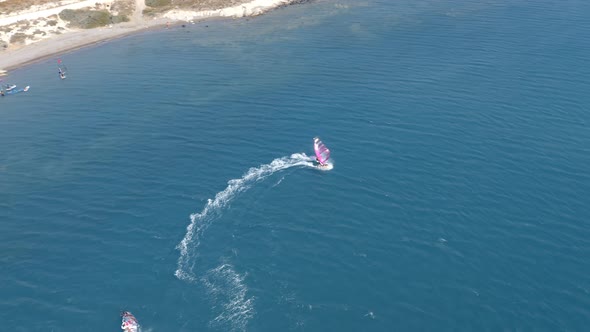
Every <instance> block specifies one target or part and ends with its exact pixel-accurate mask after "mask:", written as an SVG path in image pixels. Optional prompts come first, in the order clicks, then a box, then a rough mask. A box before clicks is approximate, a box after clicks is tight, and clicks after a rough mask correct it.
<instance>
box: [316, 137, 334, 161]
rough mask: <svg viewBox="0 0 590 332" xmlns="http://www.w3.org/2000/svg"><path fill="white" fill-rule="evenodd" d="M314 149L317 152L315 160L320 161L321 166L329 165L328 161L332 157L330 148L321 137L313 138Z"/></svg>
mask: <svg viewBox="0 0 590 332" xmlns="http://www.w3.org/2000/svg"><path fill="white" fill-rule="evenodd" d="M313 150H314V152H315V156H316V158H315V160H316V161H317V162H318V163H319V166H320V167H325V166H327V165H328V163H327V161H328V159H330V150H329V149H328V148H327V147H326V145H325V144H324V143H323V142H322V141H321V140H320V138H319V137H314V138H313Z"/></svg>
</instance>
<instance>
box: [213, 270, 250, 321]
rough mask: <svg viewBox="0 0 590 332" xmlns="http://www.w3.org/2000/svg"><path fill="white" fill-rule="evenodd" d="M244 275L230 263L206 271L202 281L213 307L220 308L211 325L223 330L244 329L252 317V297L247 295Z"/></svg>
mask: <svg viewBox="0 0 590 332" xmlns="http://www.w3.org/2000/svg"><path fill="white" fill-rule="evenodd" d="M245 277H246V276H242V275H240V274H239V273H237V272H236V271H235V270H234V268H233V266H232V265H230V264H222V265H220V266H218V267H216V268H214V269H211V270H209V271H208V272H207V275H206V276H205V277H204V278H203V283H204V284H205V285H206V286H207V288H208V291H209V294H210V295H211V297H212V298H213V300H214V301H215V306H214V309H215V310H221V312H219V313H217V316H216V317H215V318H214V319H213V320H212V321H211V322H210V323H209V324H210V325H211V327H218V328H221V330H223V331H246V327H247V324H248V321H249V320H250V319H251V318H252V317H254V298H253V297H248V296H247V295H248V287H246V283H245V282H244V279H245ZM218 304H219V305H218Z"/></svg>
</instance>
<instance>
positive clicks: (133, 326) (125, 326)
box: [121, 311, 139, 332]
mask: <svg viewBox="0 0 590 332" xmlns="http://www.w3.org/2000/svg"><path fill="white" fill-rule="evenodd" d="M121 317H122V319H121V330H123V331H125V332H138V331H139V323H138V322H137V318H135V316H133V314H132V313H130V312H129V311H122V312H121Z"/></svg>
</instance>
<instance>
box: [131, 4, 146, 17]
mask: <svg viewBox="0 0 590 332" xmlns="http://www.w3.org/2000/svg"><path fill="white" fill-rule="evenodd" d="M144 9H145V0H135V11H134V12H133V18H132V20H133V21H134V22H135V23H140V22H143V10H144Z"/></svg>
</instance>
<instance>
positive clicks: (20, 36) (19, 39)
mask: <svg viewBox="0 0 590 332" xmlns="http://www.w3.org/2000/svg"><path fill="white" fill-rule="evenodd" d="M25 39H27V35H25V34H24V33H22V32H17V33H15V34H14V35H12V37H10V43H11V44H22V43H24V42H25Z"/></svg>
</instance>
